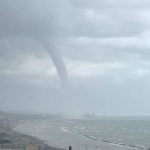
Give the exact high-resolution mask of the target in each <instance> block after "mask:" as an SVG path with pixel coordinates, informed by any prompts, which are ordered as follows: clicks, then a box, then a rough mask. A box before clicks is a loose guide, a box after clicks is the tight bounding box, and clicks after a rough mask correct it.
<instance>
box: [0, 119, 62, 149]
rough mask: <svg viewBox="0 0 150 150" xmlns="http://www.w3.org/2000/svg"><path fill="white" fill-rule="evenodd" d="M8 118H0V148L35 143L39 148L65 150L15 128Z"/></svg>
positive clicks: (18, 146)
mask: <svg viewBox="0 0 150 150" xmlns="http://www.w3.org/2000/svg"><path fill="white" fill-rule="evenodd" d="M10 124H11V123H10V122H9V120H7V119H4V118H3V119H1V118H0V149H25V147H26V146H27V145H30V144H34V145H37V146H38V147H39V150H64V149H62V148H57V147H52V146H50V145H48V144H46V143H45V142H44V141H42V140H40V139H38V138H36V137H33V136H30V135H26V134H22V133H19V132H17V131H14V130H13V127H12V126H13V125H14V124H11V125H10Z"/></svg>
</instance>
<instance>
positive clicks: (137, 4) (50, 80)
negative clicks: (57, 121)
mask: <svg viewBox="0 0 150 150" xmlns="http://www.w3.org/2000/svg"><path fill="white" fill-rule="evenodd" d="M149 8H150V2H149V1H148V0H145V1H143V0H132V1H129V0H121V1H118V0H95V1H94V2H93V1H91V0H62V1H60V0H55V1H54V0H13V1H12V0H1V1H0V83H1V84H0V89H1V90H0V91H1V92H0V109H12V110H15V109H19V107H20V105H22V106H24V107H23V109H24V110H35V111H41V112H43V111H47V112H56V111H57V108H58V109H59V110H58V111H66V112H69V113H70V112H72V113H73V112H75V113H78V112H81V113H82V112H87V111H92V112H93V111H96V112H97V113H99V114H103V113H104V112H105V111H109V112H110V113H112V114H139V113H140V114H144V113H145V114H149V113H150V112H149V109H148V108H147V106H148V104H149V102H148V97H149V92H148V91H149V84H148V83H149V81H150V79H149V74H150V61H149V59H150V53H149V48H150V44H149V40H150V32H149V31H150V22H149V14H150V11H149ZM41 38H44V39H46V40H47V41H49V44H50V45H49V46H50V47H52V48H53V49H57V50H58V51H59V52H60V53H62V56H63V57H64V60H65V64H66V67H67V70H68V75H69V78H70V82H71V87H70V89H58V88H57V87H58V85H59V80H58V77H57V74H56V69H55V68H54V66H53V63H52V61H51V60H50V59H49V57H48V53H47V51H46V49H45V48H44V46H43V45H42V42H41V41H40V40H39V39H41ZM60 63H62V61H60ZM64 74H66V73H64ZM67 90H68V92H67ZM8 93H9V94H8ZM26 99H28V100H29V101H30V102H31V103H32V104H34V105H32V106H30V107H29V105H28V103H29V101H26ZM60 99H61V100H60ZM141 99H144V102H142V101H141ZM43 100H44V102H43ZM10 101H13V105H12V104H9V102H10ZM35 102H36V103H35ZM85 103H86V107H84V106H85ZM135 103H136V104H137V105H136V106H135V107H133V105H134V104H135ZM47 104H49V105H47ZM52 105H53V107H52ZM68 106H69V107H68ZM75 106H76V107H75ZM11 107H12V108H11ZM77 107H78V108H79V110H78V112H77V110H76V109H75V108H77ZM37 108H39V109H37ZM124 108H127V109H124Z"/></svg>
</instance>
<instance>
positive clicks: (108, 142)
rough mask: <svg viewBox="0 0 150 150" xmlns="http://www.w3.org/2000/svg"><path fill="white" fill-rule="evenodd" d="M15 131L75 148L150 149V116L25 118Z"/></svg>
mask: <svg viewBox="0 0 150 150" xmlns="http://www.w3.org/2000/svg"><path fill="white" fill-rule="evenodd" d="M14 130H16V131H18V132H20V133H24V134H27V135H31V136H35V137H37V138H39V139H41V140H43V141H44V142H45V143H47V144H49V145H50V146H54V147H60V148H64V149H68V147H69V146H72V149H73V150H138V149H143V150H144V149H146V150H148V149H150V117H102V118H100V119H89V120H88V119H87V120H86V119H47V118H45V119H30V120H21V121H20V122H19V123H18V124H17V126H16V127H15V128H14Z"/></svg>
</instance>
